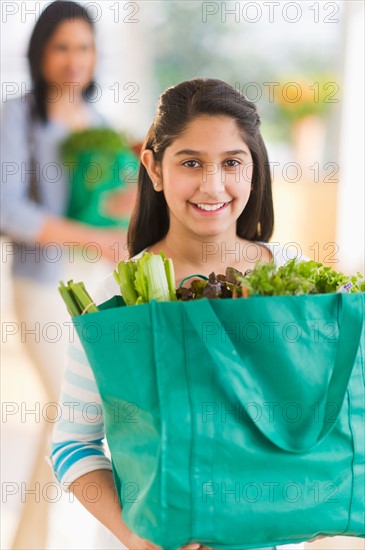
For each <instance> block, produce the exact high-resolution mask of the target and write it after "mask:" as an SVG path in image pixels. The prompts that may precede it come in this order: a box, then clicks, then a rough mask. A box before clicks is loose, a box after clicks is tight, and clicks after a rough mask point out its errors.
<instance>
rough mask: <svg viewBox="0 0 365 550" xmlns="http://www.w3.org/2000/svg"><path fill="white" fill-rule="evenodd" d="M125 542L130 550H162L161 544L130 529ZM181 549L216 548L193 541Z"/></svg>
mask: <svg viewBox="0 0 365 550" xmlns="http://www.w3.org/2000/svg"><path fill="white" fill-rule="evenodd" d="M123 544H124V545H125V546H126V547H127V548H128V550H162V548H161V547H160V546H156V545H155V544H153V542H150V541H148V540H146V539H141V538H140V537H138V536H137V535H135V534H134V533H132V531H129V535H128V536H127V538H126V539H125V540H124V541H123ZM180 550H214V548H209V547H208V546H202V545H200V544H199V543H197V542H191V543H190V544H188V545H186V546H182V547H181V548H180Z"/></svg>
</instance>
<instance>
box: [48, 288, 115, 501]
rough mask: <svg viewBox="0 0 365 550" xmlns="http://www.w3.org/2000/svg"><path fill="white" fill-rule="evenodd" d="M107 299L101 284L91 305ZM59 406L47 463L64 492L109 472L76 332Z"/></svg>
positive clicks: (95, 397)
mask: <svg viewBox="0 0 365 550" xmlns="http://www.w3.org/2000/svg"><path fill="white" fill-rule="evenodd" d="M96 297H99V300H97V299H96ZM110 297H111V296H108V295H107V294H106V290H105V286H104V282H103V288H102V289H101V288H100V289H98V291H97V292H96V293H95V302H96V303H97V304H98V303H101V302H103V301H105V300H107V299H108V298H110ZM59 407H60V409H59V410H60V416H59V418H58V421H57V422H56V423H55V426H54V429H53V434H52V442H51V453H50V457H49V461H50V463H51V466H52V468H53V471H54V474H55V477H56V479H57V480H58V482H59V483H60V485H61V487H62V489H64V490H65V491H68V490H69V486H70V484H71V483H73V482H74V481H75V480H76V479H77V478H79V477H80V476H82V475H84V474H87V473H89V472H92V471H94V470H104V469H106V470H111V469H112V467H111V462H110V459H109V457H108V456H107V454H106V453H107V449H106V446H105V443H104V436H105V434H104V422H103V412H102V406H101V398H100V394H99V391H98V388H97V385H96V382H95V378H94V374H93V371H92V369H91V366H90V364H89V362H88V359H87V357H86V354H85V352H84V350H83V348H82V345H81V342H80V339H79V337H78V335H77V333H76V331H74V341H73V342H69V344H68V350H67V356H66V364H65V372H64V377H63V382H62V387H61V395H60V400H59Z"/></svg>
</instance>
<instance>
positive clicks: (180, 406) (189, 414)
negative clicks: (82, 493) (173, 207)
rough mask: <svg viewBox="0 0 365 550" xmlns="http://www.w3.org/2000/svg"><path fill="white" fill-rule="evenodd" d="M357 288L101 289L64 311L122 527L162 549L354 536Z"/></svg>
mask: <svg viewBox="0 0 365 550" xmlns="http://www.w3.org/2000/svg"><path fill="white" fill-rule="evenodd" d="M364 298H365V293H360V294H342V293H337V294H335V293H333V294H322V295H302V296H274V297H262V296H257V297H252V298H248V299H236V300H234V299H224V300H207V299H201V300H196V301H190V302H165V303H160V302H156V301H153V302H151V303H149V304H143V305H138V306H128V307H126V306H124V307H123V300H122V297H121V296H115V297H114V298H112V299H110V300H108V301H107V302H104V303H103V304H100V306H99V307H100V308H101V309H102V311H99V312H95V313H91V314H88V315H84V316H77V317H74V319H73V320H74V323H75V326H76V330H77V333H78V335H79V337H80V339H81V342H82V345H83V347H84V349H85V352H86V355H87V357H88V360H89V362H90V364H91V367H92V369H93V371H94V374H95V377H96V381H97V385H98V388H99V391H100V394H101V398H102V403H103V413H104V422H105V431H106V437H107V441H108V445H109V448H110V451H111V456H112V463H113V468H114V477H115V484H116V488H117V492H118V495H119V498H120V501H121V503H122V506H123V519H124V521H125V522H126V524H127V525H128V527H129V528H130V529H131V530H132V531H133V532H135V533H136V534H137V535H139V536H141V537H144V538H146V539H149V540H151V541H153V542H154V543H156V544H158V545H160V546H161V547H162V548H165V549H177V548H179V547H180V546H181V545H183V544H185V543H188V542H190V541H197V542H200V543H202V544H203V543H204V544H205V545H207V546H211V547H213V548H217V549H228V550H238V549H248V548H257V547H266V546H272V545H278V544H289V543H296V542H300V541H304V540H309V539H312V538H314V537H315V536H317V535H328V536H334V535H348V536H357V537H364V532H365V528H364V487H365V470H364V455H365V448H364V447H365V435H364V432H365V431H364V399H365V390H364V385H365V384H364V382H365V372H364Z"/></svg>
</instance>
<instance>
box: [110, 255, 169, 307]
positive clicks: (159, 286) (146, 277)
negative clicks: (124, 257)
mask: <svg viewBox="0 0 365 550" xmlns="http://www.w3.org/2000/svg"><path fill="white" fill-rule="evenodd" d="M113 275H114V278H115V280H116V281H117V283H118V285H119V286H120V290H121V294H122V296H123V299H124V301H125V303H126V305H135V304H145V303H147V302H150V301H151V300H156V301H157V302H170V301H173V300H176V290H175V274H174V266H173V263H172V260H171V259H169V258H166V257H165V255H164V254H163V253H161V254H152V253H150V252H145V253H144V254H143V255H142V257H141V258H140V259H139V260H129V261H128V262H123V261H122V262H119V264H118V266H117V267H116V269H115V270H114V271H113Z"/></svg>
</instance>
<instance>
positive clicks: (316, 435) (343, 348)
mask: <svg viewBox="0 0 365 550" xmlns="http://www.w3.org/2000/svg"><path fill="white" fill-rule="evenodd" d="M364 297H365V293H364V292H362V293H360V294H355V293H352V294H345V293H339V294H338V301H339V338H338V341H337V354H336V359H335V364H334V367H333V370H332V375H331V379H330V381H329V385H328V390H327V395H326V404H327V405H328V404H329V403H332V402H335V403H336V404H337V405H338V408H337V411H336V415H335V419H334V421H332V420H331V423H329V422H327V423H325V422H324V423H323V424H321V423H320V422H318V423H317V424H316V428H317V429H314V430H313V431H312V433H311V434H310V437H307V438H306V440H305V442H301V441H300V440H299V438H298V437H295V439H293V438H289V437H285V435H286V434H282V433H280V432H279V431H278V430H276V431H275V430H273V426H272V423H270V422H269V421H268V420H266V419H265V418H264V419H262V420H261V421H260V423H258V422H257V421H256V419H254V418H253V416H252V413H251V411H250V409H248V410H247V414H248V415H249V416H250V418H251V419H252V420H253V425H254V426H256V427H257V429H258V430H259V431H260V432H261V433H262V434H263V435H264V436H265V437H266V438H267V439H269V440H270V441H271V442H272V443H273V444H274V445H276V446H277V447H279V448H280V449H282V450H284V451H287V452H290V453H304V452H307V451H309V450H310V449H312V448H313V447H314V446H315V445H318V443H320V442H321V441H323V439H324V438H325V437H326V436H327V435H328V434H329V433H330V432H331V430H332V429H333V428H334V425H335V423H336V421H337V419H338V416H339V414H340V412H341V408H342V405H343V402H344V399H345V395H346V391H347V386H348V382H349V380H350V376H351V372H352V370H353V367H354V363H355V359H356V355H357V351H358V348H359V345H360V338H361V333H362V326H363V319H364ZM193 303H194V302H187V303H186V305H187V306H189V305H192V304H193ZM195 304H196V305H197V304H198V301H197V302H195ZM194 310H195V308H191V307H186V309H185V312H186V314H187V316H188V317H189V319H190V321H191V325H192V327H194V329H195V330H196V331H197V332H199V327H198V326H197V323H196V317H195V315H194ZM204 312H205V314H206V315H205V318H206V319H213V318H214V322H216V323H219V324H221V321H220V319H219V318H218V316H217V315H216V313H215V310H214V300H208V299H204V298H203V299H201V300H199V313H200V315H202V313H203V314H204ZM194 318H195V320H194ZM219 340H220V341H218V340H217V341H215V344H214V348H215V352H217V351H219V356H220V357H225V356H228V357H230V356H231V357H235V361H236V360H239V358H238V356H237V351H236V350H235V348H234V345H233V344H232V342H231V340H230V338H229V337H227V338H226V339H225V342H224V344H223V342H222V340H221V339H219ZM218 348H219V349H218ZM207 352H208V353H209V352H210V348H209V346H208V347H207ZM214 359H215V360H216V355H215V356H214ZM242 369H245V366H244V364H243V363H242ZM243 372H244V371H243ZM235 393H236V395H237V397H238V399H239V400H240V402H241V403H244V402H249V401H252V400H255V399H257V400H258V401H260V395H259V391H258V389H257V386H256V385H254V384H246V383H242V384H239V385H238V388H235Z"/></svg>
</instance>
